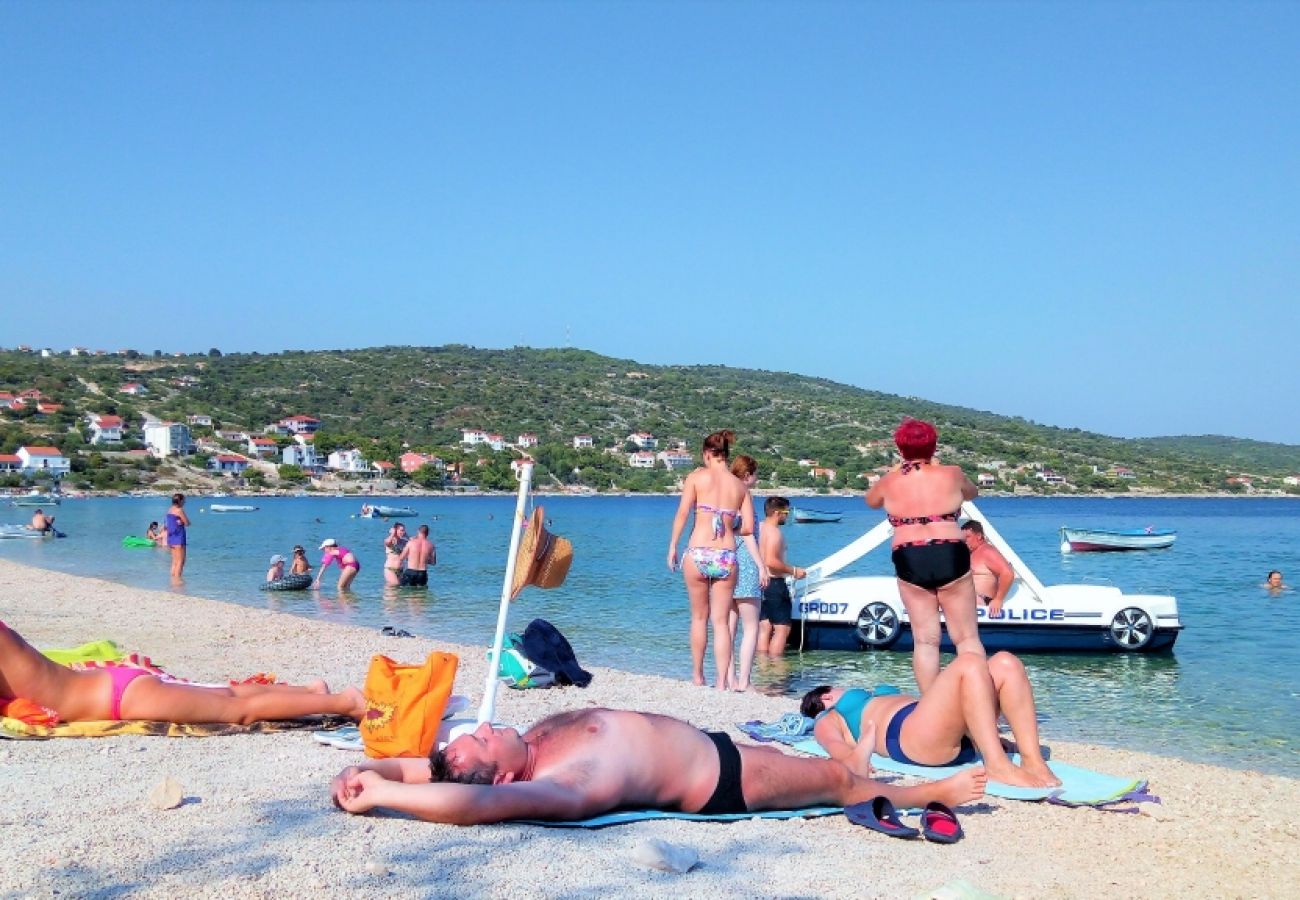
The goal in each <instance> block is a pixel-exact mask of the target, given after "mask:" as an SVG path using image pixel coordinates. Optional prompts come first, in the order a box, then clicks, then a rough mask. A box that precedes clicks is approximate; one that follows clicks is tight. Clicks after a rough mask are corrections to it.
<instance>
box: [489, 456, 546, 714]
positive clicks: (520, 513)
mask: <svg viewBox="0 0 1300 900" xmlns="http://www.w3.org/2000/svg"><path fill="white" fill-rule="evenodd" d="M532 485H533V464H532V463H525V464H523V465H521V466H520V467H519V498H518V500H516V501H515V523H514V527H513V528H511V529H510V556H509V557H508V558H507V559H506V578H505V581H504V582H502V584H501V609H500V610H499V611H498V612H497V633H496V637H495V638H494V639H493V640H492V656H491V657H490V658H489V659H488V670H487V680H486V681H485V682H484V683H483V703H482V704H481V705H480V706H479V708H478V722H479V724H480V725H482V724H483V723H484V722H491V721H492V718H493V715H494V714H495V712H496V702H497V685H498V684H500V681H499V679H498V678H497V671H498V670H499V669H500V667H501V645H502V644H504V643H505V639H506V617H507V616H509V615H510V587H511V585H513V584H514V582H515V556H516V554H518V552H519V538H520V535H521V533H522V532H523V530H524V506H525V505H526V504H527V502H528V491H529V489H531V488H532Z"/></svg>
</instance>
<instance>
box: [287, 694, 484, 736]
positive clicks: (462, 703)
mask: <svg viewBox="0 0 1300 900" xmlns="http://www.w3.org/2000/svg"><path fill="white" fill-rule="evenodd" d="M468 708H469V698H468V697H463V696H461V695H460V694H452V695H451V697H449V698H448V699H447V707H446V708H445V709H444V710H443V711H442V721H443V722H444V723H448V722H449V720H450V719H451V717H452V716H454V715H455V714H456V713H458V712H460V711H461V710H463V709H468ZM449 731H450V724H448V725H444V726H443V727H441V728H439V730H438V741H439V745H440V746H441V744H442V743H443V742H445V741H446V738H447V736H446V733H445V732H449ZM311 736H312V740H314V741H315V742H316V743H318V744H324V745H325V746H327V747H334V748H336V749H338V750H364V749H365V748H366V747H365V744H364V743H362V741H361V729H360V728H359V727H358V726H356V725H345V726H343V727H342V728H335V729H331V730H329V731H325V730H321V731H313V732H312V733H311Z"/></svg>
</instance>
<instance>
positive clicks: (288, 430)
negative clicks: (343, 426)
mask: <svg viewBox="0 0 1300 900" xmlns="http://www.w3.org/2000/svg"><path fill="white" fill-rule="evenodd" d="M275 424H276V425H277V426H278V428H279V429H280V430H282V431H284V433H285V434H315V433H316V432H317V431H319V430H320V419H313V418H312V417H311V416H286V417H285V418H283V419H281V420H280V421H279V422H276V423H275Z"/></svg>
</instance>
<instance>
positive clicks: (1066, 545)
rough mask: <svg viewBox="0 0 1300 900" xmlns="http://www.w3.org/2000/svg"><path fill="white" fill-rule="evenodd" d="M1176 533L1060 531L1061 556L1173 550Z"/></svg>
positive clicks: (1164, 530)
mask: <svg viewBox="0 0 1300 900" xmlns="http://www.w3.org/2000/svg"><path fill="white" fill-rule="evenodd" d="M1177 539H1178V532H1176V531H1174V530H1172V529H1170V528H1128V529H1122V530H1113V529H1109V528H1065V527H1062V528H1061V552H1062V553H1087V552H1089V551H1108V550H1164V549H1166V548H1167V547H1172V546H1173V545H1174V541H1175V540H1177Z"/></svg>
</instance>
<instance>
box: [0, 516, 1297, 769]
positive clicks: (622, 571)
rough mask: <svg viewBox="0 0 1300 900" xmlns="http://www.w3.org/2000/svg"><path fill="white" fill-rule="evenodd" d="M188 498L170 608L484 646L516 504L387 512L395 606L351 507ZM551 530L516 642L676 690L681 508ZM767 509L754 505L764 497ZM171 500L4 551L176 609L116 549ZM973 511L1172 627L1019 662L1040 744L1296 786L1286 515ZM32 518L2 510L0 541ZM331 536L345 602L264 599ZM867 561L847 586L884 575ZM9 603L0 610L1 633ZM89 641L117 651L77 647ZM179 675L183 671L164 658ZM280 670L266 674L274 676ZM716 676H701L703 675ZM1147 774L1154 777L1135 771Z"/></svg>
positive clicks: (808, 672)
mask: <svg viewBox="0 0 1300 900" xmlns="http://www.w3.org/2000/svg"><path fill="white" fill-rule="evenodd" d="M211 502H213V501H211V500H209V499H207V498H202V497H195V498H191V500H190V503H189V505H188V507H187V508H188V509H189V511H190V514H191V518H192V519H193V520H194V525H193V527H192V528H191V529H190V557H189V562H188V564H187V567H186V573H185V574H186V578H185V584H184V586H183V588H181V590H183V591H185V592H186V593H190V594H195V595H198V596H203V597H212V598H216V599H221V600H228V601H232V602H236V603H242V604H246V605H249V606H257V607H265V608H270V609H275V610H280V611H283V612H287V613H292V614H295V615H302V616H308V617H312V618H321V619H329V620H336V621H346V622H349V623H352V624H357V625H365V626H371V627H374V628H379V627H382V626H384V625H392V626H395V627H398V628H405V629H407V630H408V631H412V632H415V633H417V634H419V635H422V636H427V637H429V638H432V639H434V640H437V639H438V638H444V639H446V640H449V641H455V642H458V643H470V644H482V645H484V646H486V644H487V643H488V642H489V641H490V640H491V636H492V633H493V629H494V628H495V624H496V614H497V605H498V598H499V597H500V591H501V580H502V574H503V572H504V566H505V557H506V550H507V547H508V544H509V539H510V523H511V518H512V515H513V512H514V504H515V500H514V498H513V497H454V498H453V497H420V498H400V499H396V500H393V501H392V502H393V503H395V504H408V503H409V505H411V506H413V507H414V508H415V509H417V510H418V511H419V512H420V514H421V515H420V517H419V518H417V519H407V520H405V521H406V522H407V523H408V526H409V527H412V528H413V527H414V525H415V524H418V523H419V522H428V523H429V524H430V525H431V528H432V536H433V538H434V540H435V541H436V543H437V545H438V566H437V568H436V570H435V571H434V573H433V575H432V577H431V580H430V589H429V590H428V591H416V590H408V589H387V590H385V588H384V587H383V580H382V577H381V574H380V566H381V561H382V559H383V552H382V548H381V543H380V542H381V540H382V538H383V535H384V533H385V531H386V527H387V526H386V525H385V523H384V522H383V521H379V520H368V519H360V518H356V517H355V513H356V512H357V510H358V508H359V505H360V502H361V501H360V500H355V499H342V498H324V497H300V498H299V497H293V498H290V497H284V498H229V499H223V500H217V501H216V502H218V503H250V504H256V505H258V506H259V507H260V510H259V511H257V512H254V513H245V514H237V513H225V514H217V513H212V512H207V511H206V510H207V508H208V506H209V505H210V503H211ZM540 502H541V503H542V504H543V505H544V506H545V508H546V516H547V517H548V518H549V519H551V520H553V530H554V531H555V532H557V533H559V534H562V535H564V536H566V537H568V538H570V539H571V540H572V541H573V543H574V546H575V562H574V566H573V570H572V572H571V574H570V576H569V579H568V581H567V582H566V583H565V585H564V586H563V587H562V588H559V589H557V590H553V591H540V590H537V589H529V590H528V591H526V592H525V593H524V595H523V596H522V597H521V599H520V600H519V601H518V602H517V603H516V604H515V605H514V606H513V608H512V610H511V618H510V628H511V630H519V631H521V630H523V627H524V626H525V625H526V624H527V623H528V621H529V620H530V619H532V618H533V617H536V616H541V617H543V618H546V619H549V620H550V621H551V622H553V623H555V624H556V626H558V627H559V628H560V629H561V630H562V631H563V632H564V633H565V634H566V635H567V636H568V637H569V639H570V640H571V641H572V643H573V645H574V648H575V650H576V651H577V653H578V658H579V660H580V661H581V662H583V663H584V664H593V665H606V666H615V667H618V668H621V669H626V670H630V671H634V672H647V673H656V674H661V675H668V676H672V677H677V678H686V677H688V676H689V673H690V662H689V654H688V650H687V643H686V633H687V623H688V614H687V608H686V600H685V594H684V591H683V589H682V584H681V577H680V575H676V574H673V573H670V572H668V571H667V569H666V567H665V564H664V559H665V555H666V552H667V545H668V533H669V528H670V525H671V520H672V516H673V512H674V510H675V509H676V505H677V500H676V498H673V497H589V498H571V497H556V498H546V497H544V498H540ZM760 502H761V498H760ZM167 505H168V503H167V501H166V500H165V499H163V498H111V499H110V498H99V499H86V500H67V501H65V502H64V503H63V505H62V506H60V507H59V509H58V513H57V515H58V526H59V528H60V529H61V530H63V531H65V532H67V533H68V535H69V537H68V538H67V539H66V540H58V541H54V540H48V541H26V540H7V541H0V555H2V556H3V557H4V558H6V559H11V560H14V561H16V562H21V563H26V564H28V565H33V566H38V567H42V568H47V569H54V570H58V571H61V572H68V573H71V574H74V575H91V576H96V577H100V578H106V579H109V580H111V581H116V582H120V583H123V584H128V585H134V586H138V587H142V588H151V589H161V590H171V589H173V588H171V586H170V585H169V583H168V559H167V553H166V552H165V551H161V550H152V549H144V550H128V549H123V548H122V547H121V545H120V541H121V538H122V537H123V536H124V535H127V534H143V532H144V530H145V526H146V525H147V524H148V523H149V522H150V521H151V520H154V519H159V520H160V519H162V517H163V514H164V513H165V512H166V508H167ZM806 505H808V506H811V507H814V508H817V509H825V510H831V511H842V512H844V514H845V516H844V520H843V521H842V522H841V523H840V524H835V525H792V526H790V527H789V529H788V540H789V546H790V558H791V560H792V561H793V562H795V563H798V564H808V563H812V562H815V561H816V560H818V559H821V558H822V557H824V556H826V555H827V554H828V553H830V552H832V551H833V550H835V549H838V548H839V547H841V546H843V545H844V544H846V543H848V542H849V541H850V540H852V539H853V538H855V537H857V536H858V535H860V534H862V533H863V532H864V531H866V530H867V529H868V528H870V527H871V526H873V525H875V524H876V523H877V522H878V521H879V519H880V514H879V513H878V512H873V511H871V510H868V509H867V508H866V507H865V506H864V505H863V503H862V501H861V499H860V498H844V497H839V498H816V499H815V500H812V501H809V502H808V503H807V504H806ZM979 506H980V508H981V510H982V511H983V512H984V513H985V514H986V515H988V516H989V518H990V519H992V521H993V522H994V524H996V525H997V527H998V529H999V530H1000V531H1001V532H1002V534H1003V535H1004V536H1005V537H1006V538H1007V539H1008V540H1009V541H1010V542H1011V544H1012V546H1013V547H1015V548H1016V550H1017V552H1019V553H1020V555H1021V556H1022V557H1023V558H1024V560H1025V561H1026V562H1027V563H1028V564H1029V566H1030V567H1031V568H1032V569H1033V570H1034V571H1035V573H1036V574H1037V575H1038V576H1039V577H1040V578H1041V579H1042V580H1044V581H1045V582H1047V583H1049V584H1051V583H1060V582H1085V583H1087V582H1092V583H1102V584H1114V585H1115V586H1117V587H1120V588H1122V589H1124V590H1125V591H1130V592H1153V593H1172V594H1174V595H1175V596H1176V597H1177V598H1178V602H1179V607H1180V611H1181V614H1182V618H1183V623H1184V625H1185V626H1186V630H1185V631H1184V632H1183V634H1182V636H1181V637H1180V638H1179V639H1178V643H1177V645H1176V647H1175V649H1174V652H1173V654H1171V655H1159V656H1145V655H1133V656H1128V655H1119V654H1112V655H1097V656H1091V655H1090V656H1069V655H1061V656H1047V655H1041V656H1029V657H1026V663H1027V665H1028V667H1029V671H1030V675H1031V678H1032V679H1033V683H1034V687H1035V690H1036V693H1037V696H1038V704H1039V708H1040V710H1041V712H1042V714H1043V717H1044V719H1045V722H1044V726H1043V730H1044V735H1045V737H1046V738H1047V739H1048V740H1049V741H1050V740H1051V739H1053V738H1059V739H1066V740H1081V741H1089V742H1094V743H1100V744H1109V745H1114V746H1124V747H1129V748H1133V749H1138V750H1145V751H1150V752H1154V753H1160V754H1166V755H1173V756H1178V757H1182V758H1186V759H1193V760H1200V761H1204V762H1211V763H1215V764H1218V765H1227V766H1232V767H1236V768H1252V769H1259V770H1263V771H1268V772H1276V773H1281V774H1286V775H1291V776H1300V677H1298V675H1297V663H1300V650H1298V649H1297V644H1298V643H1300V615H1298V613H1300V592H1293V593H1287V594H1283V595H1282V596H1280V597H1272V596H1269V595H1268V593H1267V592H1266V591H1264V590H1263V589H1262V588H1261V587H1260V584H1261V583H1262V582H1263V580H1264V576H1265V573H1266V572H1267V571H1268V570H1269V569H1273V568H1276V569H1281V570H1282V571H1283V572H1284V573H1286V575H1287V577H1288V580H1289V581H1291V582H1292V583H1300V500H1291V499H1267V500H1265V499H1259V500H1255V499H1235V498H1234V499H1130V498H1116V499H1103V498H1070V499H1056V498H1041V499H1040V498H1014V499H1013V498H990V499H985V500H982V501H980V502H979ZM30 512H31V511H30V510H22V509H18V508H11V507H8V506H5V507H0V522H20V521H25V519H26V518H27V517H29V516H30ZM1064 524H1070V525H1074V526H1111V527H1143V526H1147V525H1154V526H1157V527H1163V528H1175V529H1177V530H1178V533H1179V537H1178V543H1177V544H1176V545H1175V546H1174V548H1172V549H1171V550H1168V551H1159V552H1153V553H1134V554H1083V555H1077V554H1076V555H1062V554H1061V553H1060V551H1059V549H1058V548H1059V543H1060V538H1059V535H1058V529H1059V528H1060V526H1061V525H1064ZM327 537H333V538H336V539H338V540H339V542H340V543H342V544H344V545H346V546H348V547H351V548H352V549H353V550H354V551H355V552H356V553H357V554H358V556H359V558H360V559H361V561H362V565H363V570H362V572H361V574H360V576H359V577H358V578H357V581H356V583H355V585H354V592H353V593H351V594H348V595H345V596H342V597H340V596H338V595H337V593H336V592H335V591H334V589H333V584H334V582H335V580H336V578H337V576H336V575H334V574H333V573H334V572H337V569H332V570H331V573H330V574H327V577H326V579H325V584H326V585H327V587H328V589H327V590H322V591H320V592H319V593H312V592H302V593H297V594H268V593H264V592H261V591H259V590H258V589H257V588H258V585H259V584H260V582H261V580H262V577H263V575H264V573H265V571H266V567H267V560H268V558H269V557H270V556H271V554H272V553H284V554H286V555H287V554H288V553H289V550H290V548H291V547H292V545H293V544H294V543H295V542H297V543H302V544H303V545H305V546H307V547H308V548H309V554H308V555H309V557H310V558H311V559H312V562H313V564H315V563H316V561H317V560H318V559H319V553H317V552H316V550H315V547H316V546H317V545H318V544H319V543H320V542H321V540H322V539H324V538H327ZM889 572H890V568H889V560H888V556H887V554H886V553H884V552H883V551H881V550H877V551H876V552H875V553H872V554H870V555H869V556H867V557H866V558H865V559H863V560H861V561H859V562H858V563H857V564H855V565H854V566H853V567H851V568H850V569H849V570H847V571H846V573H845V574H889ZM3 612H4V600H3V598H0V618H2V617H3ZM86 637H87V639H91V638H98V637H112V635H99V634H87V635H86ZM169 662H170V663H171V664H172V665H174V666H177V667H183V664H184V661H183V660H174V661H169ZM271 662H273V661H268V664H270V663H271ZM711 669H712V660H711V658H710V659H709V660H708V661H707V665H706V671H711ZM755 681H756V682H757V683H758V684H759V685H760V686H761V687H762V689H763V690H765V691H769V692H773V693H785V694H789V695H791V696H792V697H793V696H794V695H797V694H800V693H802V692H803V691H804V690H806V689H807V688H808V687H811V686H813V685H816V684H819V683H824V682H831V681H838V682H850V683H858V684H865V685H871V684H874V683H876V682H878V681H889V682H893V683H895V684H899V685H910V684H911V669H910V665H909V658H908V656H907V655H905V654H902V653H890V652H885V653H826V652H817V653H805V654H803V655H799V654H797V653H792V654H790V655H788V657H787V658H786V659H785V660H782V661H779V662H778V663H775V664H767V665H765V666H762V667H761V668H757V669H756V673H755ZM1143 774H1148V775H1154V774H1157V773H1143Z"/></svg>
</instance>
